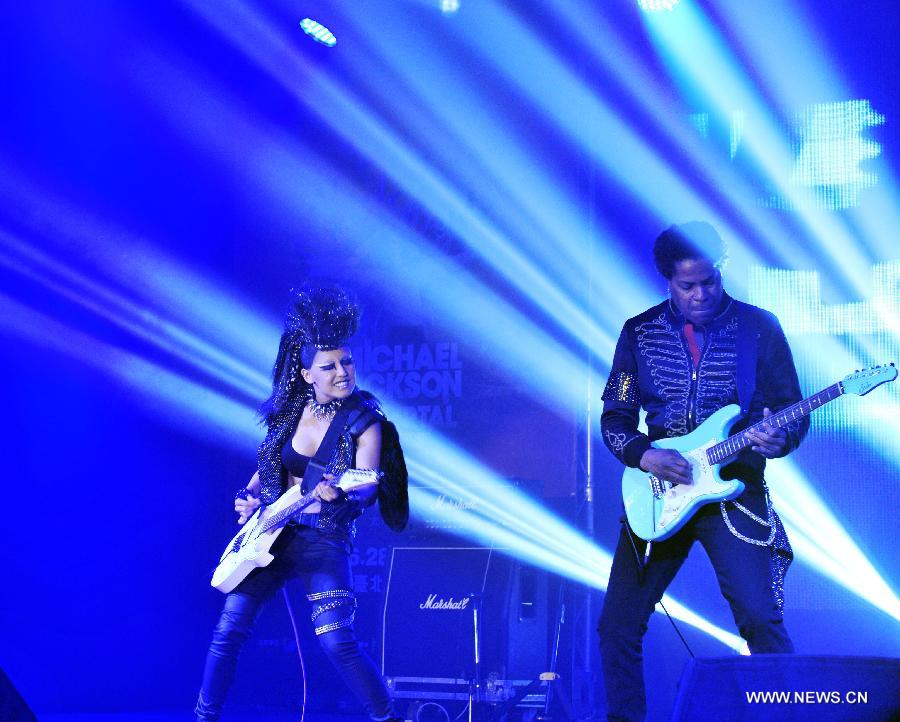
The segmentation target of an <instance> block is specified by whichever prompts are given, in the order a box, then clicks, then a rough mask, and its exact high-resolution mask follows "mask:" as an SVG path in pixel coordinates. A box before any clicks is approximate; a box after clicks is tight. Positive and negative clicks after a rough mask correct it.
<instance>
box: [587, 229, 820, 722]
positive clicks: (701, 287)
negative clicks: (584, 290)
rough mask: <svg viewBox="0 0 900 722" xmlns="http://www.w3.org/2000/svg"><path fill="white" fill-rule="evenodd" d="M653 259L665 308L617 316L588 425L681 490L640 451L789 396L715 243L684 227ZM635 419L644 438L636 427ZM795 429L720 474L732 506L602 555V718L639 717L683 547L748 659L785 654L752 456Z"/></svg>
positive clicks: (779, 555)
mask: <svg viewBox="0 0 900 722" xmlns="http://www.w3.org/2000/svg"><path fill="white" fill-rule="evenodd" d="M653 255H654V260H655V262H656V267H657V269H658V270H659V272H660V273H661V274H662V275H663V277H665V279H666V280H667V281H668V286H669V292H670V298H669V299H668V300H667V301H664V302H663V303H660V304H658V305H656V306H654V307H652V308H650V309H648V310H646V311H644V312H643V313H642V314H640V315H638V316H636V317H634V318H632V319H629V320H628V321H627V322H626V323H625V325H624V327H623V328H622V333H621V335H620V336H619V341H618V344H617V346H616V350H615V355H614V357H613V362H612V368H611V369H610V376H609V381H608V382H607V385H606V389H605V390H604V392H603V401H604V406H603V415H602V417H601V429H602V434H603V440H604V442H605V443H606V445H607V447H608V448H609V450H610V451H611V452H612V453H613V454H614V455H615V456H616V458H617V459H619V460H620V461H621V462H622V463H624V464H625V465H627V466H629V467H640V468H641V469H643V470H644V471H646V472H649V473H650V474H653V475H654V476H656V477H658V478H659V479H664V480H666V481H669V482H672V483H675V484H689V483H691V479H692V475H691V465H690V463H689V462H688V461H687V460H686V459H685V458H684V457H683V456H682V455H681V454H680V453H679V452H678V451H676V450H674V449H658V448H653V447H652V446H651V442H652V441H655V440H657V439H661V438H663V437H676V436H683V435H685V434H687V433H689V432H691V431H693V430H694V429H695V428H697V426H698V425H700V424H701V423H702V422H703V421H705V420H706V419H708V418H709V417H710V416H711V415H712V414H713V413H715V412H716V411H717V410H718V409H720V408H722V407H723V406H726V405H728V404H735V403H736V404H740V406H741V410H742V411H743V412H744V416H743V418H742V419H741V421H739V422H738V424H737V425H736V426H735V428H734V429H733V430H732V433H734V432H736V431H740V430H741V429H742V428H745V427H747V426H749V425H750V424H752V423H756V422H759V421H761V420H762V419H764V418H765V417H767V416H769V415H770V414H771V413H773V412H777V411H778V410H779V409H782V408H784V407H786V406H789V405H791V404H793V403H796V402H797V401H800V400H801V399H802V396H801V393H800V385H799V382H798V380H797V372H796V369H795V368H794V363H793V359H792V357H791V351H790V348H789V347H788V344H787V341H786V339H785V336H784V333H783V332H782V330H781V326H780V325H779V323H778V320H777V319H776V318H775V316H773V315H772V314H771V313H769V312H767V311H764V310H762V309H760V308H757V307H755V306H751V305H749V304H746V303H741V302H740V301H737V300H735V299H733V298H731V297H730V296H729V295H728V294H727V293H725V292H724V290H723V288H722V276H721V265H722V263H723V261H724V258H725V247H724V243H723V241H722V239H721V237H720V236H719V234H718V233H717V232H716V231H715V229H714V228H713V227H712V226H710V225H709V224H708V223H703V222H696V221H695V222H690V223H685V224H683V225H676V226H672V227H670V228H668V229H667V230H665V231H664V232H663V233H662V234H660V236H659V237H658V238H657V239H656V243H655V245H654V248H653ZM641 408H643V409H644V410H645V411H646V413H647V416H646V424H647V430H648V433H647V434H643V433H641V432H640V431H638V417H639V412H640V410H641ZM808 424H809V422H808V419H806V418H804V419H802V420H799V421H797V422H792V423H791V424H790V425H788V426H787V427H785V428H782V429H776V428H775V427H774V426H772V425H770V424H763V425H762V427H760V429H759V430H758V431H752V432H748V435H749V436H748V438H749V440H750V441H751V442H752V443H751V446H750V447H749V448H746V449H744V450H743V451H741V452H740V453H739V454H738V455H737V456H736V457H735V458H734V460H733V461H731V462H730V463H728V464H727V465H726V466H724V467H722V470H721V472H722V478H723V479H739V480H741V481H742V482H743V483H744V485H745V490H744V492H743V494H741V496H740V497H738V498H737V499H735V500H734V501H730V502H722V503H721V504H717V503H714V504H706V505H704V506H701V507H700V508H699V510H698V511H697V512H696V513H695V514H694V515H693V517H692V518H690V519H689V520H688V521H687V523H686V524H685V525H684V526H683V527H682V528H681V529H680V530H679V531H677V532H676V533H675V534H674V535H673V536H671V537H669V538H667V539H665V540H664V541H657V542H654V543H653V544H652V549H651V548H648V545H647V544H646V542H644V541H643V540H642V539H640V538H638V537H637V536H636V535H635V534H634V533H633V532H632V530H631V529H630V528H629V526H628V524H627V523H623V524H622V530H621V534H620V535H619V541H618V545H617V548H616V552H615V556H614V559H613V564H612V570H611V572H610V578H609V585H608V588H607V592H606V598H605V601H604V605H603V611H602V612H601V615H600V621H599V625H598V634H599V636H600V653H601V658H602V666H603V678H604V683H605V686H606V699H607V715H608V719H610V720H642V719H644V716H645V712H646V698H645V691H644V676H643V653H642V646H643V636H644V633H645V632H646V629H647V622H648V620H649V618H650V615H651V613H652V612H653V609H654V607H655V606H656V604H657V602H659V600H660V599H661V598H662V596H663V593H664V592H665V590H666V588H667V587H668V586H669V584H670V582H671V581H672V579H673V578H674V577H675V574H676V573H677V572H678V570H679V568H680V567H681V565H682V563H683V562H684V560H685V559H686V558H687V555H688V552H689V550H690V548H691V546H692V545H693V543H694V542H695V541H699V542H700V544H701V545H702V546H703V548H704V549H705V550H706V553H707V555H708V556H709V559H710V561H711V562H712V566H713V569H714V571H715V573H716V578H717V579H718V582H719V588H720V590H721V592H722V595H723V596H724V597H725V599H726V600H727V601H728V603H729V605H730V606H731V611H732V613H733V615H734V620H735V623H736V624H737V628H738V631H739V632H740V634H741V636H742V637H743V638H744V639H745V640H746V641H747V644H748V646H749V648H750V651H751V652H752V653H789V652H793V650H794V647H793V644H792V642H791V639H790V637H789V636H788V632H787V629H786V628H785V625H784V621H783V616H782V614H783V587H782V582H783V579H784V572H785V571H786V568H787V564H788V563H789V562H790V557H791V555H790V546H789V545H788V543H787V537H786V536H785V535H784V530H783V527H782V526H781V522H780V520H779V519H778V517H777V515H776V514H775V513H774V511H773V510H772V507H771V503H770V500H769V497H768V492H767V489H766V485H765V481H764V477H763V471H764V469H765V460H766V459H774V458H778V457H781V456H784V455H786V454H788V453H789V452H791V451H793V450H794V449H795V448H797V446H798V445H799V443H800V441H801V439H802V438H803V436H804V435H805V433H806V431H807V429H808Z"/></svg>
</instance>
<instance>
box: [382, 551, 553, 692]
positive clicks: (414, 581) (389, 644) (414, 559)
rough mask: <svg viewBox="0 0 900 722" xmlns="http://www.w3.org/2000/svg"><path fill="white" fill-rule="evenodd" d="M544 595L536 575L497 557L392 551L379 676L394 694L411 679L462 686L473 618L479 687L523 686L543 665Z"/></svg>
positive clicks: (469, 667) (471, 656)
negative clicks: (476, 627)
mask: <svg viewBox="0 0 900 722" xmlns="http://www.w3.org/2000/svg"><path fill="white" fill-rule="evenodd" d="M547 587H548V579H547V573H546V572H545V571H544V570H539V569H535V568H533V567H530V566H527V565H523V564H521V563H519V562H517V561H516V560H513V559H511V558H510V557H508V556H506V555H505V554H504V553H503V551H502V550H497V549H485V548H471V547H469V548H466V547H395V548H394V550H393V554H392V557H391V564H390V569H389V571H388V586H387V594H386V596H385V605H384V622H383V632H382V642H383V645H382V658H381V672H382V674H383V675H384V676H385V677H387V678H388V679H389V681H393V682H395V683H397V684H395V688H396V687H398V686H399V682H401V681H403V680H413V679H415V680H419V681H422V682H427V681H428V680H435V681H437V680H451V681H454V682H456V683H457V686H458V684H459V682H460V681H462V682H463V684H465V682H466V681H467V680H470V679H472V677H473V676H474V670H475V664H474V660H475V632H474V625H475V616H476V611H477V615H478V620H479V626H480V640H479V641H480V647H479V656H480V676H481V679H482V681H483V682H484V683H485V684H488V683H490V684H491V685H494V686H497V685H500V687H503V688H506V687H507V686H508V683H509V684H511V683H512V682H513V681H515V682H516V683H519V682H521V683H523V684H526V683H527V682H529V681H531V680H532V679H534V678H535V677H537V676H538V675H539V674H540V673H541V672H545V671H546V666H547V663H548V654H547V652H548V639H549V635H548V622H549V617H548V610H547V602H548V588H547ZM448 691H449V690H448ZM457 692H458V690H457ZM418 696H419V697H420V698H421V697H425V698H428V697H427V695H422V694H420V695H418ZM505 696H506V695H505V693H504V694H500V695H499V697H505Z"/></svg>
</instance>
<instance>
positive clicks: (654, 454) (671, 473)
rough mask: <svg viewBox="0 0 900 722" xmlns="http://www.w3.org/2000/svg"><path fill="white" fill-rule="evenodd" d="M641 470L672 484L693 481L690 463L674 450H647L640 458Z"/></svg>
mask: <svg viewBox="0 0 900 722" xmlns="http://www.w3.org/2000/svg"><path fill="white" fill-rule="evenodd" d="M641 468H642V469H643V470H644V471H647V472H649V473H651V474H653V475H654V476H655V477H657V478H659V479H665V480H666V481H670V482H672V483H673V484H690V483H691V482H692V481H693V474H692V473H691V464H690V462H689V461H688V460H687V459H685V458H684V457H683V456H682V455H681V454H679V453H678V452H677V451H675V450H674V449H647V450H646V451H645V452H644V455H643V456H641Z"/></svg>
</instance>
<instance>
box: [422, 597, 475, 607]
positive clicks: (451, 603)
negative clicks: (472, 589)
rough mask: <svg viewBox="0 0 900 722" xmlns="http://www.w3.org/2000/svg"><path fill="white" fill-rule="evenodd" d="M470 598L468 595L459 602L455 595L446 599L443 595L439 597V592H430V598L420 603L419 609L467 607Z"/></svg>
mask: <svg viewBox="0 0 900 722" xmlns="http://www.w3.org/2000/svg"><path fill="white" fill-rule="evenodd" d="M469 599H470V598H469V597H466V598H465V599H460V600H459V601H458V602H457V601H455V600H454V599H453V597H450V599H444V598H443V597H441V598H440V599H438V598H437V594H429V595H428V599H426V600H425V601H424V602H423V603H422V604H420V605H419V609H454V610H459V609H465V608H466V607H468V606H469Z"/></svg>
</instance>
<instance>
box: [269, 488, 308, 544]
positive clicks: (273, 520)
mask: <svg viewBox="0 0 900 722" xmlns="http://www.w3.org/2000/svg"><path fill="white" fill-rule="evenodd" d="M315 500H316V498H315V497H314V496H313V493H312V492H309V494H304V495H303V496H301V497H300V498H299V499H297V501H295V502H294V503H293V504H290V505H289V506H286V507H284V509H282V510H281V511H279V512H276V513H275V514H272V516H267V517H266V518H265V519H264V520H263V523H262V526H261V527H260V534H265V533H266V532H267V531H271V530H272V529H275V528H276V527H279V526H281V525H282V524H284V523H285V522H287V520H288V519H290V518H291V517H292V516H294V514H296V513H297V512H299V511H302V510H303V509H305V508H306V507H308V506H309V505H310V504H312V503H313V502H314V501H315Z"/></svg>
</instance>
